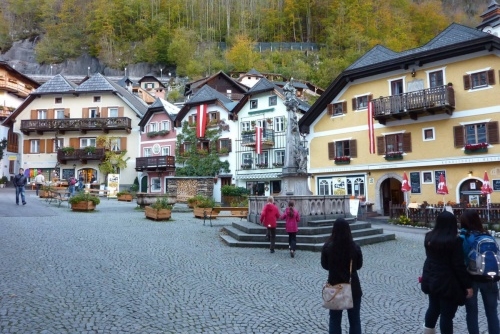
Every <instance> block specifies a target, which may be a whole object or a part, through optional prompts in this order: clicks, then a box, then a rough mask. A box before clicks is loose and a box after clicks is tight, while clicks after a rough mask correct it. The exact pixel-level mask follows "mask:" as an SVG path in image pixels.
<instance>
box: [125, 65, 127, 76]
mask: <svg viewBox="0 0 500 334" xmlns="http://www.w3.org/2000/svg"><path fill="white" fill-rule="evenodd" d="M125 76H127V68H126V67H125Z"/></svg>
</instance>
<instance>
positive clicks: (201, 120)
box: [196, 104, 208, 138]
mask: <svg viewBox="0 0 500 334" xmlns="http://www.w3.org/2000/svg"><path fill="white" fill-rule="evenodd" d="M207 107H208V106H207V105H206V104H202V105H199V106H198V107H196V138H203V137H205V129H206V128H207Z"/></svg>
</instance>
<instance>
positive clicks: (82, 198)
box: [68, 191, 101, 205]
mask: <svg viewBox="0 0 500 334" xmlns="http://www.w3.org/2000/svg"><path fill="white" fill-rule="evenodd" d="M88 201H91V202H92V203H94V205H98V204H99V203H101V200H100V199H99V197H97V196H94V195H91V194H86V193H84V192H83V191H81V192H78V193H77V194H76V195H75V196H73V197H71V198H70V199H69V200H68V202H69V204H76V203H80V202H88Z"/></svg>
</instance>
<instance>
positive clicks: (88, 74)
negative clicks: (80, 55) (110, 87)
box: [87, 66, 90, 77]
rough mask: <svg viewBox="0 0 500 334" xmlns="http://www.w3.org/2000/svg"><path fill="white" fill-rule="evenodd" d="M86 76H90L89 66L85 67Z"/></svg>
mask: <svg viewBox="0 0 500 334" xmlns="http://www.w3.org/2000/svg"><path fill="white" fill-rule="evenodd" d="M87 76H88V77H90V66H89V67H87Z"/></svg>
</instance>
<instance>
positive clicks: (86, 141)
mask: <svg viewBox="0 0 500 334" xmlns="http://www.w3.org/2000/svg"><path fill="white" fill-rule="evenodd" d="M87 146H94V147H95V146H96V138H80V148H85V147H87Z"/></svg>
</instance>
